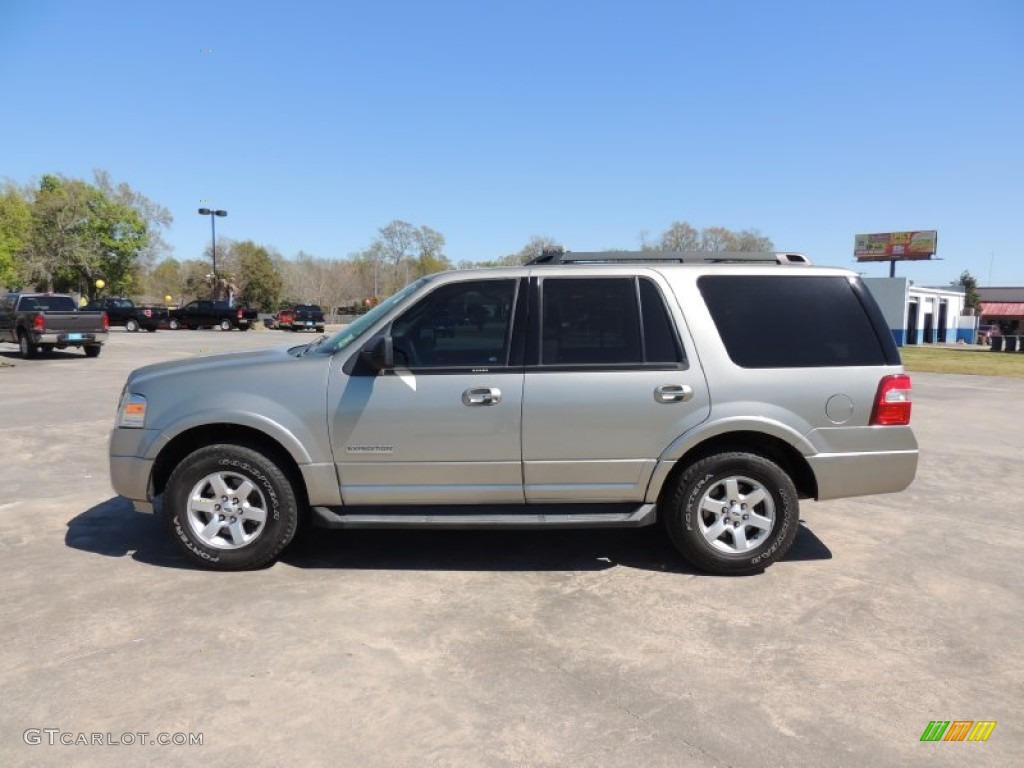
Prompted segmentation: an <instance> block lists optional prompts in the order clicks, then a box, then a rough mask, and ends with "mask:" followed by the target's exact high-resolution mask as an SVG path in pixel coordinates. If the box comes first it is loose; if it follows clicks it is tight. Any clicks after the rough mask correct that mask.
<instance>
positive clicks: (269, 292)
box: [218, 240, 284, 310]
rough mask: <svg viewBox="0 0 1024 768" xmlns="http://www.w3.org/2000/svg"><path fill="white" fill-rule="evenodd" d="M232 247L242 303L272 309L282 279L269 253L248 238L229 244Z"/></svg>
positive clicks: (276, 303)
mask: <svg viewBox="0 0 1024 768" xmlns="http://www.w3.org/2000/svg"><path fill="white" fill-rule="evenodd" d="M232 249H233V254H232V256H233V258H234V259H235V261H236V263H237V265H238V275H237V278H238V283H236V284H237V285H239V288H240V294H239V295H240V298H241V300H242V302H243V303H244V304H247V305H248V306H250V307H256V308H258V309H261V310H271V309H275V308H276V307H277V305H278V302H279V301H280V300H281V292H282V291H283V289H284V280H283V279H282V278H281V273H280V272H279V271H278V269H277V267H276V266H275V265H274V261H273V259H272V258H271V254H270V252H269V251H268V250H267V249H266V248H264V247H263V246H261V245H257V244H256V243H254V242H252V241H251V240H243V241H242V242H240V243H233V244H232ZM218 271H219V270H218Z"/></svg>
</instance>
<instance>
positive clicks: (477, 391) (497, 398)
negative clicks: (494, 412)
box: [462, 387, 501, 405]
mask: <svg viewBox="0 0 1024 768" xmlns="http://www.w3.org/2000/svg"><path fill="white" fill-rule="evenodd" d="M500 402H501V390H500V389H498V388H497V387H475V388H473V389H467V390H466V391H465V392H463V393H462V404H463V405H497V404H498V403H500Z"/></svg>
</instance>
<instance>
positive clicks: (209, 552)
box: [164, 445, 298, 570]
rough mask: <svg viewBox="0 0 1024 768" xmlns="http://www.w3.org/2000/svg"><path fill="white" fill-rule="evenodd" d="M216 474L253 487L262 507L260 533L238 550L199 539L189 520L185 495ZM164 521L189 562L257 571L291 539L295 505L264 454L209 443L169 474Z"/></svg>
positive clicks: (288, 488) (284, 480)
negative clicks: (243, 480)
mask: <svg viewBox="0 0 1024 768" xmlns="http://www.w3.org/2000/svg"><path fill="white" fill-rule="evenodd" d="M215 472H232V473H237V474H239V475H243V476H245V477H246V478H248V479H249V480H250V481H251V482H252V483H253V484H254V485H256V486H257V487H258V488H259V490H260V492H261V493H262V494H263V497H264V499H265V500H266V504H267V519H266V522H265V523H264V526H263V530H262V531H261V532H260V535H259V536H258V537H257V538H256V539H255V540H254V541H252V542H250V543H249V544H246V545H244V546H242V547H240V548H238V549H217V548H216V547H212V546H210V545H208V544H206V543H205V542H204V541H202V540H201V539H200V538H199V537H198V536H196V534H195V533H194V532H193V531H192V527H191V525H190V524H189V521H188V494H189V493H190V492H191V490H192V488H193V487H194V486H195V485H196V483H198V482H199V481H200V480H202V479H203V478H204V477H206V476H208V475H211V474H213V473H215ZM164 498H165V505H164V522H165V524H166V525H167V529H168V531H169V532H170V534H171V538H173V539H174V542H175V544H177V546H178V547H179V548H180V549H181V550H182V551H183V552H184V553H185V554H186V555H187V556H188V557H189V559H191V560H192V561H194V562H196V563H198V564H200V565H202V566H204V567H206V568H212V569H216V570H245V569H252V568H260V567H262V566H264V565H267V564H268V563H270V562H271V561H273V560H274V559H275V558H276V557H277V556H278V555H279V554H280V553H281V551H282V550H283V549H284V548H285V547H286V546H288V544H289V543H290V542H291V540H292V538H293V537H294V536H295V530H296V527H297V524H298V507H297V503H296V498H295V492H294V490H293V489H292V485H291V483H290V482H289V480H288V478H287V477H286V476H285V475H284V473H283V472H282V471H281V470H280V469H279V468H278V467H277V465H276V464H275V463H274V462H273V461H271V460H270V459H268V458H267V457H266V456H263V455H262V454H260V453H258V452H257V451H254V450H251V449H249V448H243V447H240V446H233V445H214V446H210V447H208V448H201V449H200V450H198V451H196V452H195V453H192V454H191V455H189V456H187V457H186V458H185V459H184V460H183V461H182V462H181V464H179V465H178V467H177V468H176V469H175V470H174V472H173V473H172V474H171V477H170V479H169V480H168V481H167V489H166V491H165V494H164Z"/></svg>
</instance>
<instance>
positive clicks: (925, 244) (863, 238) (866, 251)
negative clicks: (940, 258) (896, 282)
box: [853, 229, 939, 261]
mask: <svg viewBox="0 0 1024 768" xmlns="http://www.w3.org/2000/svg"><path fill="white" fill-rule="evenodd" d="M938 242H939V233H938V232H937V231H935V230H934V229H926V230H917V231H914V232H882V233H879V234H874V235H857V236H856V239H855V240H854V245H853V255H854V256H856V257H857V261H917V260H921V259H930V258H931V257H932V256H934V255H935V247H936V245H937V244H938Z"/></svg>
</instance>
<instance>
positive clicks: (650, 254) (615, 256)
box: [527, 249, 811, 266]
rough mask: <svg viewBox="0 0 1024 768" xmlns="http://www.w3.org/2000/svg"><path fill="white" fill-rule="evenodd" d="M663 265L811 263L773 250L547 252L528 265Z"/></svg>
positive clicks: (801, 257) (791, 254)
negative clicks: (653, 263) (651, 263)
mask: <svg viewBox="0 0 1024 768" xmlns="http://www.w3.org/2000/svg"><path fill="white" fill-rule="evenodd" d="M629 262H661V263H676V264H733V263H745V264H810V263H811V260H810V259H808V258H807V257H806V256H804V255H803V254H802V253H775V252H773V251H562V250H555V249H552V250H545V251H544V252H543V253H542V254H541V255H540V256H537V257H536V258H535V259H532V260H530V261H529V262H527V265H528V266H535V265H539V264H615V263H620V264H621V263H629Z"/></svg>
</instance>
